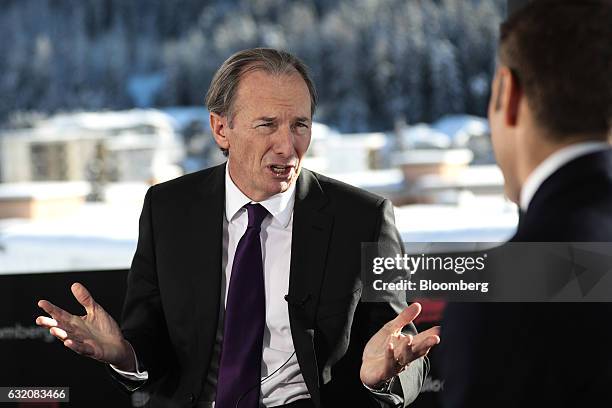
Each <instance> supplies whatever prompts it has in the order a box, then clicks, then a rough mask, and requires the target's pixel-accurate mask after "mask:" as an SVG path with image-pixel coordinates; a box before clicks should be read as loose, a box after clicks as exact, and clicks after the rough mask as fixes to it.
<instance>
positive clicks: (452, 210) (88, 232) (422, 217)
mask: <svg viewBox="0 0 612 408" xmlns="http://www.w3.org/2000/svg"><path fill="white" fill-rule="evenodd" d="M145 190H146V189H145V188H144V186H141V187H140V188H139V189H137V188H136V187H132V188H130V187H129V186H123V187H117V188H116V189H115V194H112V193H111V194H109V197H110V198H111V202H110V204H99V203H87V204H85V205H83V207H82V208H81V210H80V211H78V212H77V213H75V214H73V215H71V216H69V217H65V218H62V219H55V220H39V221H31V220H21V219H10V220H0V274H19V273H33V272H59V271H84V270H104V269H127V268H129V266H130V263H131V260H132V256H133V254H134V251H135V249H136V241H137V239H138V217H139V215H140V210H141V206H142V199H143V197H144V193H145ZM395 216H396V225H397V227H398V230H399V231H400V234H401V236H402V238H403V240H404V241H406V242H471V241H473V242H498V241H503V240H505V239H507V238H509V237H510V236H511V235H512V233H513V231H514V228H515V225H516V222H517V213H516V209H515V207H514V206H513V205H510V204H508V203H507V202H505V201H504V200H503V199H501V198H500V197H494V198H472V199H471V200H470V201H468V202H466V203H463V204H460V205H458V206H443V205H410V206H405V207H400V208H396V209H395Z"/></svg>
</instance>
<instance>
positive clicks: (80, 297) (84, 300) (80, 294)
mask: <svg viewBox="0 0 612 408" xmlns="http://www.w3.org/2000/svg"><path fill="white" fill-rule="evenodd" d="M70 290H72V294H73V295H74V297H75V298H76V300H77V301H78V302H79V303H80V304H81V305H83V307H84V308H85V310H86V311H87V314H90V313H92V312H93V307H94V304H95V301H94V299H93V297H92V296H91V294H90V293H89V291H88V290H87V288H86V287H85V286H83V285H82V284H80V283H78V282H76V283H73V284H72V286H71V287H70Z"/></svg>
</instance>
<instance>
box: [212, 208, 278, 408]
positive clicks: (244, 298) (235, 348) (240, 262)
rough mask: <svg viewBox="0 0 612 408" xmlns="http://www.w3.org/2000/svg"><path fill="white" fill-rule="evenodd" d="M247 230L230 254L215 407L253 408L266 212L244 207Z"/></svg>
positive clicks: (263, 307)
mask: <svg viewBox="0 0 612 408" xmlns="http://www.w3.org/2000/svg"><path fill="white" fill-rule="evenodd" d="M245 208H246V209H247V212H248V215H249V223H248V226H247V229H246V231H245V233H244V235H243V236H242V238H240V242H238V246H237V247H236V254H235V255H234V264H233V265H232V276H231V277H230V283H229V291H228V294H227V302H226V307H225V327H224V331H223V345H222V348H221V362H220V364H219V377H218V381H217V398H216V401H215V408H237V407H238V408H257V407H259V392H260V379H261V358H262V356H261V353H262V343H263V332H264V326H265V323H266V295H265V290H264V276H263V261H262V255H261V240H260V239H259V233H260V231H261V222H262V221H263V220H264V218H266V216H267V215H268V211H267V210H266V209H265V208H264V207H262V206H261V205H260V204H247V205H245Z"/></svg>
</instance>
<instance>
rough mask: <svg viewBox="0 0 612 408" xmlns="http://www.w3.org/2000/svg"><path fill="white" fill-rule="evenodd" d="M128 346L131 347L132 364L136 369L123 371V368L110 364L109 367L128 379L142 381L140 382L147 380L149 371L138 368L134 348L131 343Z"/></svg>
mask: <svg viewBox="0 0 612 408" xmlns="http://www.w3.org/2000/svg"><path fill="white" fill-rule="evenodd" d="M128 344H129V343H128ZM130 348H131V349H132V355H133V356H134V366H135V367H136V371H135V372H134V371H123V370H120V369H118V368H117V367H115V366H114V365H112V364H109V366H110V368H112V369H113V370H114V371H115V372H116V373H117V374H119V375H121V376H122V377H124V378H126V379H128V380H132V381H142V382H144V381H147V380H148V379H149V373H148V372H147V371H146V370H145V371H140V370H139V368H138V358H137V357H136V352H135V351H134V348H133V347H132V345H131V344H130Z"/></svg>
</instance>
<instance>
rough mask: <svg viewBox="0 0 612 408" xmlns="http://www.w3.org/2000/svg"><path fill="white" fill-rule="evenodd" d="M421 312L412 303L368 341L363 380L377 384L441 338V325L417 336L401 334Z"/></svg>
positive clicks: (398, 370)
mask: <svg viewBox="0 0 612 408" xmlns="http://www.w3.org/2000/svg"><path fill="white" fill-rule="evenodd" d="M419 313H421V305H420V304H418V303H413V304H411V305H410V306H408V307H407V308H405V309H404V310H403V311H402V313H400V314H399V315H398V316H397V317H396V318H395V319H393V320H391V321H390V322H388V323H387V324H385V325H384V326H383V328H382V329H380V330H379V331H378V332H377V333H376V334H375V335H374V336H372V338H371V339H370V341H368V344H366V346H365V349H364V350H363V358H362V362H361V372H360V377H361V382H363V383H364V384H365V385H367V386H368V387H377V386H378V385H379V384H381V383H382V382H384V381H387V380H388V379H390V378H392V377H394V376H396V375H397V374H399V373H400V372H402V371H403V370H404V369H405V368H406V367H407V366H408V365H409V364H410V363H411V362H412V361H414V360H416V359H418V358H420V357H422V356H424V355H426V354H427V353H428V352H429V349H431V348H432V347H433V346H435V345H436V344H438V343H439V342H440V326H435V327H432V328H431V329H429V330H426V331H424V332H422V333H419V334H417V335H416V336H411V335H407V336H406V335H404V334H402V329H403V328H404V326H406V325H407V324H409V323H411V322H412V321H413V320H414V319H415V318H416V317H417V316H418V315H419Z"/></svg>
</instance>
